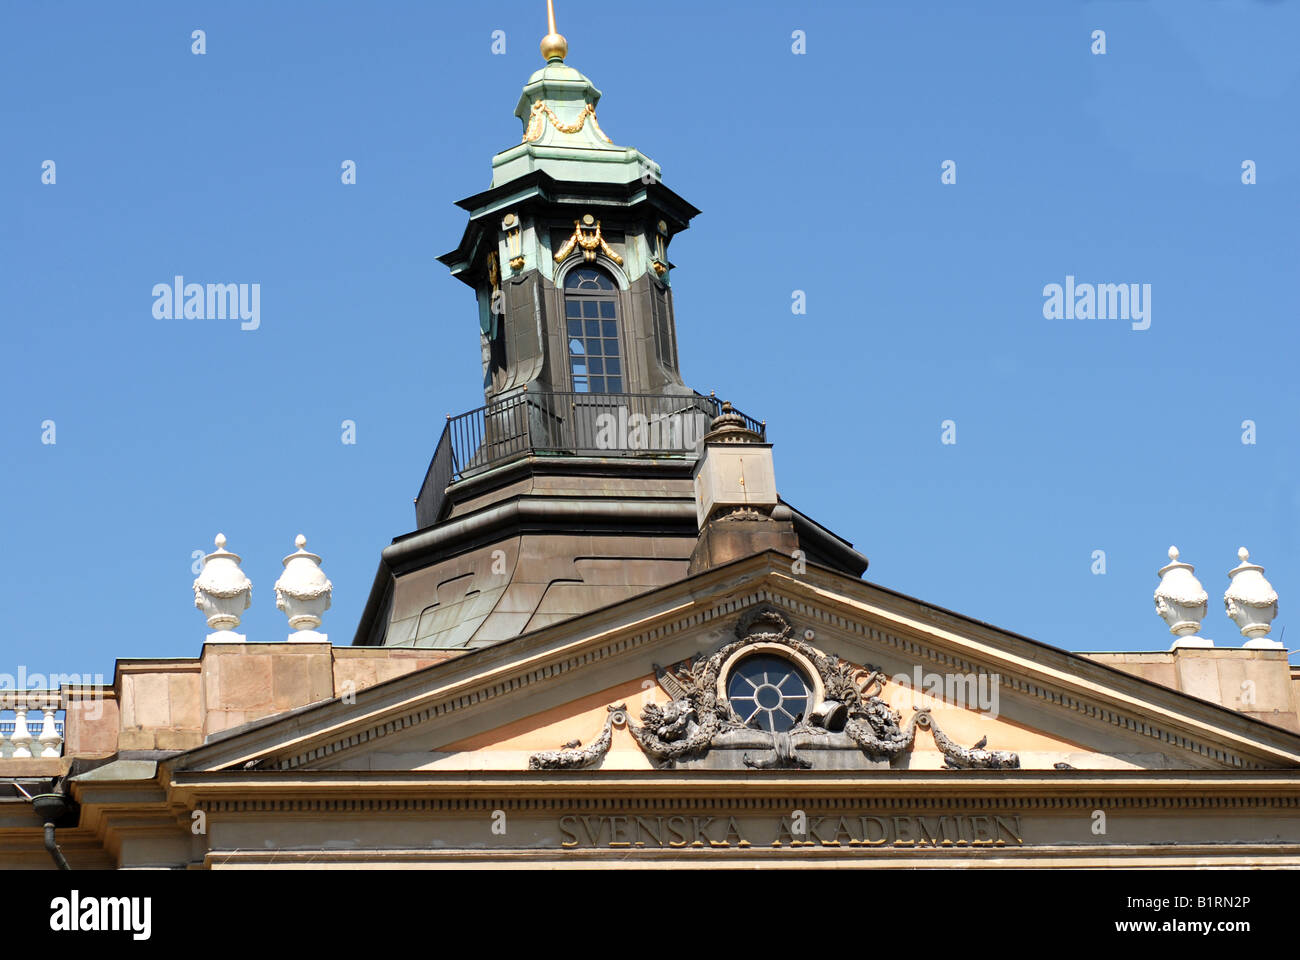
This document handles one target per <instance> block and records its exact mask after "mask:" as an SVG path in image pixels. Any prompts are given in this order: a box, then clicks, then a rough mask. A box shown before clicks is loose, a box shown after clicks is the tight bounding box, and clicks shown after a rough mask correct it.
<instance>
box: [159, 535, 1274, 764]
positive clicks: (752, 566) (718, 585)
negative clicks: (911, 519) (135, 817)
mask: <svg viewBox="0 0 1300 960" xmlns="http://www.w3.org/2000/svg"><path fill="white" fill-rule="evenodd" d="M786 565H787V564H786V562H785V558H784V557H781V556H780V555H777V554H762V555H758V556H756V557H751V558H747V559H745V560H742V561H737V562H736V563H733V564H728V565H726V566H723V567H718V568H715V569H713V570H710V571H707V572H705V573H703V574H700V575H699V576H697V577H694V578H691V579H690V580H687V581H683V582H682V583H679V584H673V585H670V586H668V587H663V588H660V589H659V590H655V591H651V592H650V593H647V594H644V595H642V596H641V597H637V598H634V599H632V600H629V601H624V602H623V603H620V604H616V605H614V606H612V607H606V608H603V609H601V610H597V611H593V612H592V613H589V614H584V615H583V616H580V617H576V618H574V619H572V620H569V621H565V622H563V623H559V624H556V625H554V626H553V627H547V628H544V629H542V630H539V631H537V632H535V633H533V634H528V635H525V636H522V637H519V638H517V639H515V640H512V641H508V642H506V643H502V644H498V645H496V646H494V647H489V648H485V649H483V650H480V651H476V652H474V653H472V654H467V655H464V656H462V657H458V658H456V659H454V660H451V661H447V662H446V663H444V664H439V665H437V666H435V667H430V668H427V669H426V670H424V671H419V672H416V673H413V674H409V675H407V676H406V677H403V678H399V679H398V680H395V681H390V682H388V683H386V684H381V685H379V686H377V687H374V688H371V689H369V690H366V691H363V692H362V693H361V694H360V695H359V696H358V702H357V704H355V705H352V706H344V705H342V704H340V703H338V702H337V701H326V702H325V703H323V704H321V705H319V706H318V707H314V708H311V709H309V710H307V711H304V712H302V713H300V714H298V715H296V716H295V717H294V718H292V719H291V720H286V721H285V723H284V724H283V725H281V724H277V723H276V722H275V721H271V722H269V723H268V724H267V725H265V726H261V727H258V728H256V729H255V730H250V731H247V732H245V733H244V734H242V735H240V736H238V737H234V738H231V739H230V741H227V742H225V743H222V744H211V745H206V746H204V747H199V748H196V749H195V750H194V751H191V752H190V753H189V754H188V756H187V758H186V760H185V764H186V765H187V766H190V767H203V768H207V769H217V768H221V767H225V766H229V765H233V764H242V763H244V762H247V761H250V760H254V759H258V760H261V761H263V762H265V763H267V764H268V765H275V766H278V767H280V768H283V769H291V768H297V767H304V766H310V765H313V764H315V763H316V762H317V761H319V760H323V759H326V758H329V759H337V755H338V754H341V753H343V752H346V751H350V750H355V749H358V748H360V749H368V748H373V747H370V746H368V745H373V744H374V743H375V742H376V741H378V740H381V739H383V738H384V737H387V736H390V735H392V734H395V733H401V732H404V731H407V730H410V729H412V728H413V727H416V726H420V725H423V724H426V723H428V722H429V721H431V720H434V719H437V718H441V717H445V716H447V715H449V714H452V713H457V712H460V711H467V710H474V709H483V708H484V707H483V705H484V704H487V703H489V702H491V701H493V700H498V699H500V698H503V697H508V696H511V695H512V694H516V693H518V692H521V691H523V690H526V689H529V688H534V687H536V685H538V684H542V683H546V682H548V681H551V680H552V679H554V678H556V677H558V676H561V675H564V674H567V673H570V672H571V671H573V670H578V669H582V668H583V667H585V666H587V665H589V664H592V663H595V662H598V661H604V660H608V659H610V658H614V657H620V656H624V655H627V654H629V653H630V652H633V651H636V650H638V649H640V648H642V647H644V646H645V645H647V644H651V643H654V642H656V641H658V640H660V639H661V638H665V637H668V636H672V635H675V634H678V633H680V632H682V631H685V630H691V629H696V628H698V627H700V626H702V625H704V624H707V623H709V622H711V621H714V620H716V619H718V618H721V617H731V616H736V615H738V614H739V613H741V612H742V611H744V610H745V609H748V608H749V607H751V606H754V605H755V604H758V603H772V604H775V605H777V606H780V607H783V608H785V609H787V610H789V611H790V612H791V613H792V615H794V616H795V617H796V618H797V619H799V620H800V621H801V622H805V623H810V624H824V625H830V626H833V627H835V628H837V629H840V630H845V631H848V632H851V633H853V634H854V635H856V636H858V637H860V638H862V639H863V640H864V641H866V642H867V645H868V647H870V646H871V645H873V644H881V645H884V646H887V647H890V648H892V649H894V650H895V651H897V652H898V653H901V654H903V655H905V656H907V657H909V658H914V659H917V660H918V661H920V662H926V661H928V662H931V663H936V664H942V665H945V666H948V667H950V668H955V669H957V670H960V671H963V672H973V673H984V674H994V673H996V674H998V675H999V676H1000V677H1001V679H1002V683H1003V684H1004V685H1005V686H1006V687H1007V688H1008V689H1011V690H1014V691H1015V692H1017V693H1019V694H1021V695H1025V696H1029V697H1033V698H1036V699H1038V700H1040V701H1042V702H1044V703H1047V704H1052V705H1055V706H1057V707H1060V708H1062V709H1067V710H1071V711H1072V712H1074V713H1076V714H1077V715H1078V716H1080V717H1082V718H1085V719H1088V720H1091V721H1093V722H1099V723H1105V724H1108V725H1111V726H1114V727H1118V728H1122V729H1124V730H1127V731H1129V732H1131V733H1132V734H1135V735H1137V736H1141V737H1149V738H1151V739H1153V740H1156V741H1158V742H1160V743H1161V744H1162V746H1163V747H1164V748H1173V749H1177V750H1181V751H1186V752H1188V753H1190V754H1194V755H1196V756H1197V757H1200V758H1204V759H1203V760H1202V761H1201V762H1206V761H1209V762H1212V763H1218V764H1222V765H1225V766H1236V767H1252V766H1253V767H1264V766H1272V767H1290V766H1300V737H1297V736H1296V735H1295V734H1292V733H1290V732H1288V731H1284V730H1281V729H1280V728H1274V727H1271V726H1269V725H1268V724H1264V723H1262V722H1259V721H1255V720H1253V719H1251V718H1249V717H1245V716H1242V715H1240V714H1238V713H1236V712H1235V711H1231V710H1227V709H1225V708H1222V707H1218V706H1216V705H1213V704H1209V703H1207V702H1205V701H1200V700H1197V699H1195V698H1193V697H1188V696H1186V695H1184V694H1180V693H1178V692H1177V691H1174V690H1170V689H1168V688H1165V687H1161V686H1159V685H1157V684H1154V683H1150V682H1148V681H1144V680H1142V679H1140V678H1136V677H1133V676H1131V675H1128V674H1124V673H1122V672H1120V671H1118V670H1114V669H1112V668H1109V667H1106V666H1104V665H1102V664H1097V663H1094V662H1092V661H1089V660H1086V659H1084V658H1082V657H1077V656H1074V655H1073V654H1070V653H1067V652H1065V651H1062V650H1057V649H1055V648H1052V647H1048V646H1046V645H1044V644H1039V643H1036V642H1034V641H1031V640H1028V639H1027V638H1021V637H1016V636H1014V635H1011V634H1007V633H1004V632H1002V631H998V630H997V629H996V628H993V627H990V626H988V625H986V624H980V623H978V622H976V621H965V620H962V619H960V618H958V617H956V616H955V615H952V614H948V613H946V612H944V611H939V610H935V609H933V608H929V607H926V606H924V605H919V604H918V602H917V601H914V600H911V599H910V598H906V597H902V596H901V595H898V594H891V593H889V592H888V591H884V590H881V589H879V588H875V587H872V586H871V585H869V584H864V583H861V582H860V581H854V580H851V579H849V578H847V577H843V576H841V575H838V574H835V573H832V572H830V571H823V570H815V569H814V568H810V570H809V573H808V574H806V575H805V576H804V577H803V578H802V579H800V578H796V577H793V576H790V575H788V574H785V573H783V572H782V569H783V568H784V567H785V566H786ZM832 588H834V589H832ZM850 591H851V592H852V593H854V594H857V595H858V596H856V597H854V596H850V595H849V593H850ZM638 614H640V615H639V616H638ZM866 623H876V624H883V625H884V626H885V628H882V627H877V626H867V625H865V624H866ZM951 628H960V629H961V630H962V633H960V634H959V633H956V632H954V630H953V629H951ZM1024 645H1028V647H1027V648H1025V649H1021V650H1017V649H1015V648H1016V647H1018V646H1024ZM868 656H869V652H868ZM430 746H431V747H434V746H437V744H436V743H432V744H430Z"/></svg>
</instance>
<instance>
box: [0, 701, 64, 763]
mask: <svg viewBox="0 0 1300 960" xmlns="http://www.w3.org/2000/svg"><path fill="white" fill-rule="evenodd" d="M62 709H63V698H62V696H61V695H60V693H59V691H58V690H3V691H0V716H7V715H8V714H10V713H12V714H13V719H12V720H9V719H4V720H0V760H27V759H31V758H36V757H41V758H44V757H61V756H63V722H62V721H61V720H59V719H57V714H59V713H60V711H62ZM37 717H39V718H40V719H39V720H37ZM33 727H35V728H36V730H35V732H33V729H32V728H33Z"/></svg>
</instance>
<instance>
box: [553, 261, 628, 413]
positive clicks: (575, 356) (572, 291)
mask: <svg viewBox="0 0 1300 960" xmlns="http://www.w3.org/2000/svg"><path fill="white" fill-rule="evenodd" d="M564 316H565V320H566V323H567V324H568V334H569V336H568V340H569V373H570V375H571V376H572V378H573V389H574V391H575V392H577V393H622V392H623V355H622V352H621V351H620V349H619V343H618V286H617V285H616V284H615V283H614V279H613V277H611V276H610V275H609V274H608V273H606V272H605V271H604V270H602V269H600V268H599V267H577V268H575V269H573V270H570V271H569V275H568V276H567V277H566V278H565V280H564Z"/></svg>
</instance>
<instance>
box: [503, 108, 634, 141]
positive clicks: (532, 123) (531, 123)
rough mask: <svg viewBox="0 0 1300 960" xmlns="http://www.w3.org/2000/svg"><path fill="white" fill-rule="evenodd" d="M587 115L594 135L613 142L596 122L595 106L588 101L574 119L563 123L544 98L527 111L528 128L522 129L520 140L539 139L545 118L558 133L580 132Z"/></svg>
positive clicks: (585, 122)
mask: <svg viewBox="0 0 1300 960" xmlns="http://www.w3.org/2000/svg"><path fill="white" fill-rule="evenodd" d="M588 117H590V118H591V127H592V129H593V130H594V131H595V132H596V135H597V136H599V137H600V139H602V140H604V141H605V142H606V143H613V142H614V141H613V140H611V139H609V137H607V136H605V131H604V130H602V129H601V128H600V124H599V123H597V122H596V108H595V107H594V106H592V105H591V104H590V103H589V104H587V105H586V106H585V107H583V108H582V110H581V111H580V112H579V113H578V119H577V120H576V121H574V122H573V123H565V122H563V121H562V120H561V119H560V118H559V117H558V116H556V113H555V111H554V110H552V109H551V108H550V107H549V106H548V105H547V103H546V101H545V100H538V101H537V102H536V103H534V104H533V108H532V110H530V111H529V113H528V129H526V130H525V131H524V138H523V140H522V141H521V142H522V143H532V142H533V141H534V140H539V139H541V136H542V132H543V130H544V129H545V122H546V121H547V120H549V121H551V126H553V127H554V128H555V129H556V130H558V131H559V132H560V133H580V132H581V131H582V128H583V127H584V126H586V124H587V118H588Z"/></svg>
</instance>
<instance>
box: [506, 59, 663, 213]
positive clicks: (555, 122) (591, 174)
mask: <svg viewBox="0 0 1300 960" xmlns="http://www.w3.org/2000/svg"><path fill="white" fill-rule="evenodd" d="M599 101H600V91H599V90H597V89H596V87H595V85H594V84H593V83H592V82H591V81H590V80H588V79H587V78H586V77H585V76H583V75H582V74H581V73H580V72H579V71H577V70H575V69H574V68H573V67H570V66H569V65H567V64H566V63H564V61H562V60H560V59H558V58H555V59H552V60H550V61H548V62H547V64H546V66H544V67H542V68H541V69H540V70H538V71H537V72H536V73H534V74H533V75H532V76H531V77H529V78H528V83H527V84H525V85H524V89H523V93H522V94H520V96H519V105H518V106H517V107H515V116H517V117H518V118H519V119H520V121H521V123H522V124H523V142H521V143H520V144H519V145H518V146H514V147H510V148H509V149H507V150H503V151H501V152H500V153H498V154H497V155H496V156H495V157H493V158H492V186H493V187H499V186H502V185H503V184H506V183H509V182H510V181H512V180H516V179H518V178H519V177H522V176H524V175H525V174H528V173H531V172H533V171H534V170H543V171H545V172H546V173H548V174H549V175H551V176H552V177H554V178H556V179H557V180H570V181H574V180H576V181H587V182H598V183H631V182H632V181H634V180H640V179H642V178H643V177H645V176H646V175H647V174H652V175H653V177H654V179H656V180H657V179H658V178H659V164H657V163H655V162H654V161H653V160H651V159H650V158H649V157H647V156H645V154H643V153H641V151H639V150H637V149H635V148H634V147H620V146H618V145H616V144H615V143H613V141H612V140H611V139H610V138H609V137H608V136H606V134H605V131H604V130H602V129H601V127H600V123H599V121H598V120H597V119H596V104H597V103H598V102H599Z"/></svg>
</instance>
